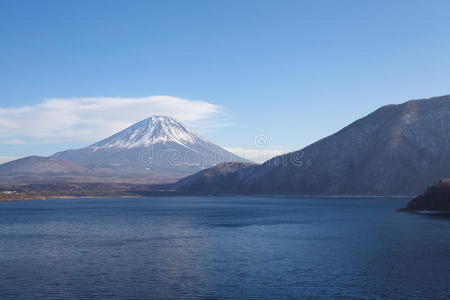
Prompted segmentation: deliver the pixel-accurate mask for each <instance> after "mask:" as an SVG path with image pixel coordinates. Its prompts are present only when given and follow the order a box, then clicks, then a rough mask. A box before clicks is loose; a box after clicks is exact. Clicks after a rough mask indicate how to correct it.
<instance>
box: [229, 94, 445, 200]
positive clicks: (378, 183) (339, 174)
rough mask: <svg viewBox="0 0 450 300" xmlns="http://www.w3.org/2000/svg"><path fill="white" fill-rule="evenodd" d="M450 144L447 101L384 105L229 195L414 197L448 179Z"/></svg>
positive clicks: (251, 176) (251, 173)
mask: <svg viewBox="0 0 450 300" xmlns="http://www.w3.org/2000/svg"><path fill="white" fill-rule="evenodd" d="M449 141H450V96H449V95H447V96H441V97H432V98H428V99H420V100H410V101H407V102H405V103H402V104H397V105H386V106H383V107H381V108H379V109H377V110H375V111H374V112H373V113H370V114H368V115H366V116H365V117H362V118H361V119H358V120H356V121H354V122H352V123H350V124H349V125H347V126H345V127H344V128H342V129H341V130H339V131H337V132H336V133H334V134H332V135H330V136H327V137H325V138H323V139H320V140H319V141H317V142H315V143H313V144H311V145H308V146H307V147H305V148H303V149H301V150H298V151H294V152H290V153H287V154H284V155H280V156H277V157H274V158H272V159H270V160H268V161H266V162H264V163H263V164H261V165H259V166H255V167H252V168H250V169H249V170H246V171H245V172H246V174H245V176H241V177H239V176H234V177H233V180H234V181H233V182H230V183H229V185H228V190H229V189H232V190H233V191H234V192H235V193H240V194H242V193H244V194H285V195H413V194H416V193H418V192H420V191H421V190H422V189H423V188H424V187H425V186H428V185H430V184H431V183H432V182H434V181H436V180H439V179H440V178H446V177H449V176H450V146H449ZM237 172H239V171H237ZM236 178H241V179H239V180H236Z"/></svg>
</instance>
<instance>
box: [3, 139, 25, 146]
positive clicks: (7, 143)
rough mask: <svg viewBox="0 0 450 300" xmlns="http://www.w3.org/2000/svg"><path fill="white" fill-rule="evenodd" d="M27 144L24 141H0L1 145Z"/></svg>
mask: <svg viewBox="0 0 450 300" xmlns="http://www.w3.org/2000/svg"><path fill="white" fill-rule="evenodd" d="M26 143H27V142H25V141H22V140H0V144H6V145H25V144H26Z"/></svg>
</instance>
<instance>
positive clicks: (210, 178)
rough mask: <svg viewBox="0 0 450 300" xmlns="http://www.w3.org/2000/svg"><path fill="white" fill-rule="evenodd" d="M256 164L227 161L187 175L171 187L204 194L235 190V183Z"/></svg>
mask: <svg viewBox="0 0 450 300" xmlns="http://www.w3.org/2000/svg"><path fill="white" fill-rule="evenodd" d="M254 166H256V164H251V163H236V162H227V163H221V164H218V165H217V166H214V167H212V168H209V169H206V170H203V171H200V172H198V173H196V174H194V175H191V176H188V177H185V178H183V179H181V180H179V181H178V182H177V183H175V184H174V185H173V186H171V188H173V189H175V190H178V191H182V192H198V193H203V194H205V193H206V194H215V193H230V194H232V193H233V192H235V190H234V183H236V182H238V181H239V180H240V179H242V176H244V175H245V172H246V171H247V170H250V169H251V168H252V167H254Z"/></svg>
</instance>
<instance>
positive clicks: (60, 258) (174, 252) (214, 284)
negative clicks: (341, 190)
mask: <svg viewBox="0 0 450 300" xmlns="http://www.w3.org/2000/svg"><path fill="white" fill-rule="evenodd" d="M406 201H407V200H406V199H373V198H372V199H367V198H366V199H364V198H361V199H358V198H348V199H345V198H336V199H335V198H316V199H313V198H268V197H266V198H256V197H212V198H206V197H198V198H197V197H175V198H136V199H128V198H127V199H61V200H48V201H27V202H14V203H1V204H0V270H1V272H0V298H1V299H35V298H51V299H82V298H85V299H105V298H119V299H125V298H126V299H274V298H276V299H299V298H308V297H310V298H351V297H353V298H396V299H399V298H404V299H411V298H424V297H429V298H433V299H437V298H447V297H449V296H450V287H449V286H448V276H449V275H450V274H449V272H450V239H448V233H449V231H450V222H449V221H448V220H447V219H436V218H430V217H424V216H418V215H410V214H402V213H395V212H394V209H395V208H397V207H402V206H403V205H404V203H405V202H406Z"/></svg>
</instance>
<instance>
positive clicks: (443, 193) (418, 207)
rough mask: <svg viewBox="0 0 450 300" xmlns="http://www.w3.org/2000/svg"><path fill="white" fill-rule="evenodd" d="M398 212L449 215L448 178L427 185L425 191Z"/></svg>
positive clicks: (449, 182)
mask: <svg viewBox="0 0 450 300" xmlns="http://www.w3.org/2000/svg"><path fill="white" fill-rule="evenodd" d="M398 211H400V212H411V213H418V214H424V215H434V216H450V179H443V180H440V181H439V182H437V183H435V184H433V185H432V186H430V187H428V188H427V189H426V191H425V192H424V193H423V194H422V195H419V196H417V197H415V198H414V199H412V200H411V201H410V202H408V204H407V205H406V206H405V207H404V208H400V209H398Z"/></svg>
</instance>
